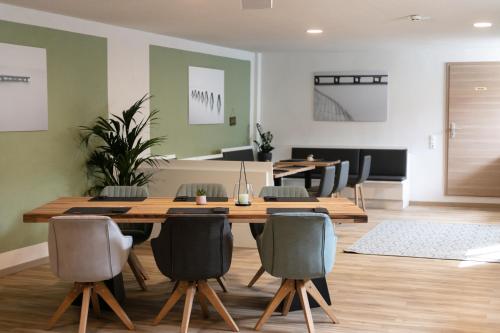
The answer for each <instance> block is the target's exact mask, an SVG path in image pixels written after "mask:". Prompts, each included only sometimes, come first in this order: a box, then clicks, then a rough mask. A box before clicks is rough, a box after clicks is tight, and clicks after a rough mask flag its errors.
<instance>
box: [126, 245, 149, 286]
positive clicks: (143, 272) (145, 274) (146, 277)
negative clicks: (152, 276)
mask: <svg viewBox="0 0 500 333" xmlns="http://www.w3.org/2000/svg"><path fill="white" fill-rule="evenodd" d="M129 257H131V258H132V260H133V261H134V265H135V266H136V267H137V269H138V270H139V272H140V273H141V275H142V277H143V278H144V280H149V274H148V272H147V271H146V269H145V268H144V266H142V263H141V261H140V260H139V257H137V254H135V252H134V250H133V249H132V250H130V254H129Z"/></svg>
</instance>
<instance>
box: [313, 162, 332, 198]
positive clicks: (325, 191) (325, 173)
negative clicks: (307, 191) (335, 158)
mask: <svg viewBox="0 0 500 333" xmlns="http://www.w3.org/2000/svg"><path fill="white" fill-rule="evenodd" d="M334 185H335V166H327V167H324V168H323V170H322V171H321V180H320V183H319V188H318V193H316V196H317V197H329V196H331V195H332V192H333V186H334Z"/></svg>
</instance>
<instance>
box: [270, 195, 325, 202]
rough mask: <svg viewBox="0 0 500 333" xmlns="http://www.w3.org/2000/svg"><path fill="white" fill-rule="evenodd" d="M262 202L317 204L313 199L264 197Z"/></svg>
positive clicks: (316, 200) (315, 199) (316, 199)
mask: <svg viewBox="0 0 500 333" xmlns="http://www.w3.org/2000/svg"><path fill="white" fill-rule="evenodd" d="M264 201H266V202H273V201H274V202H319V200H318V198H315V197H302V198H297V197H272V196H268V197H264Z"/></svg>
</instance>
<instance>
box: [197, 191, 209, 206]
mask: <svg viewBox="0 0 500 333" xmlns="http://www.w3.org/2000/svg"><path fill="white" fill-rule="evenodd" d="M196 204H197V205H206V204H207V191H205V190H204V189H202V188H199V189H197V190H196Z"/></svg>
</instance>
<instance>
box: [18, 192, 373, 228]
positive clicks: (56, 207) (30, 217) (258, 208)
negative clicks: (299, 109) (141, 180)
mask: <svg viewBox="0 0 500 333" xmlns="http://www.w3.org/2000/svg"><path fill="white" fill-rule="evenodd" d="M89 199H90V197H63V198H59V199H57V200H54V201H52V202H49V203H47V204H45V205H43V206H40V207H38V208H35V209H33V210H32V211H30V212H26V213H25V214H24V215H23V221H24V222H28V223H32V222H35V223H36V222H42V223H43V222H48V220H49V219H50V218H51V217H53V216H58V215H63V214H64V212H65V211H66V210H68V209H70V208H72V207H131V209H130V210H129V211H128V212H126V213H124V214H118V215H113V217H112V218H113V220H115V221H116V222H118V223H130V222H133V223H150V222H163V221H164V220H165V218H166V217H168V216H175V215H174V214H167V210H168V209H169V208H196V207H199V208H210V207H227V208H229V213H228V214H227V216H228V218H229V219H231V222H232V223H250V222H252V223H264V222H265V221H264V220H263V219H265V218H266V217H267V216H268V214H267V208H317V207H322V208H326V209H328V211H329V215H330V217H331V218H332V219H342V220H351V221H354V222H368V215H367V214H366V212H364V211H363V210H362V209H361V208H359V207H357V206H356V205H354V203H353V202H352V201H350V200H348V199H346V198H318V200H319V202H273V201H269V202H266V201H264V199H262V198H254V201H253V202H252V205H251V206H235V204H234V202H233V200H232V198H230V199H229V201H228V202H209V203H208V204H207V205H202V206H197V205H196V203H194V202H182V201H181V202H176V201H174V198H167V197H149V198H147V199H145V200H144V201H89ZM256 219H260V221H259V220H256Z"/></svg>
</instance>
